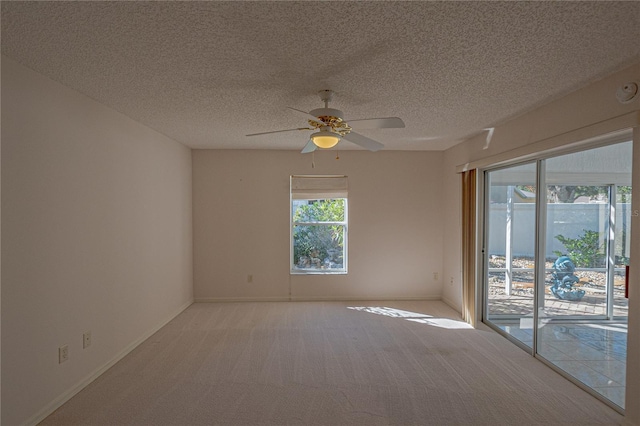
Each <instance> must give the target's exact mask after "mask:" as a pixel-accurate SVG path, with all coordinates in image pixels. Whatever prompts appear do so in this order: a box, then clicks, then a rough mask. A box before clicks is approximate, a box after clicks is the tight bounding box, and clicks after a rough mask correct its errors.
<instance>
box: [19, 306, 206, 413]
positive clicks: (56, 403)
mask: <svg viewBox="0 0 640 426" xmlns="http://www.w3.org/2000/svg"><path fill="white" fill-rule="evenodd" d="M192 304H193V300H190V301H188V302H187V303H185V304H184V305H182V306H180V307H179V308H178V309H176V310H175V311H174V312H172V313H171V314H170V315H169V316H168V317H167V318H165V319H164V320H163V321H161V322H160V323H158V324H157V325H156V326H155V327H153V328H152V329H151V330H148V331H147V332H146V333H144V334H143V335H142V336H140V337H139V338H137V339H136V340H134V341H133V342H131V343H130V344H129V345H127V346H126V347H125V348H124V349H122V350H121V351H120V352H118V353H117V354H116V355H115V356H114V357H113V358H111V360H109V361H107V363H105V364H104V365H102V366H101V367H98V368H97V369H96V370H94V371H93V372H91V373H90V374H89V375H87V376H86V377H85V378H83V379H81V380H80V381H79V382H78V383H76V384H75V385H73V386H72V387H71V388H69V389H68V390H67V391H65V392H64V393H62V394H61V395H59V396H58V397H57V398H55V399H54V400H53V401H51V402H50V403H49V404H47V405H46V406H45V407H44V408H42V409H41V410H40V411H39V412H37V413H36V414H34V415H33V416H31V417H30V418H29V419H28V420H27V421H25V423H24V424H25V425H27V426H35V425H37V424H38V423H40V422H41V421H43V420H44V419H45V418H46V417H47V416H48V415H49V414H51V413H53V412H54V411H56V410H57V409H58V408H60V407H61V406H62V405H63V404H64V403H65V402H67V401H69V400H70V399H71V398H73V397H74V396H75V395H76V394H77V393H78V392H80V391H81V390H82V389H84V388H85V387H87V385H89V383H91V382H93V381H94V380H95V379H97V378H98V377H99V376H100V375H101V374H102V373H104V372H105V371H107V370H108V369H109V368H111V367H112V366H113V365H114V364H115V363H117V362H118V361H120V360H121V359H122V358H124V357H125V356H126V355H128V354H129V352H131V351H132V350H134V349H135V348H136V347H137V346H138V345H140V344H141V343H142V342H144V341H145V340H147V339H148V338H149V337H151V336H152V335H153V334H154V333H156V332H157V331H158V330H160V329H161V328H162V327H164V326H165V325H167V323H168V322H169V321H171V320H172V319H174V318H175V317H177V316H178V315H180V313H182V311H184V310H185V309H187V308H188V307H189V306H191V305H192Z"/></svg>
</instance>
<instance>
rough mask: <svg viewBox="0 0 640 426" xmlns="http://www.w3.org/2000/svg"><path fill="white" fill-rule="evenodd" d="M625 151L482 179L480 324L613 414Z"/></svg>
mask: <svg viewBox="0 0 640 426" xmlns="http://www.w3.org/2000/svg"><path fill="white" fill-rule="evenodd" d="M631 149H632V144H631V142H624V143H618V144H614V145H608V146H604V147H599V148H595V149H589V150H583V151H579V152H574V153H571V154H566V155H561V156H555V157H549V158H541V159H538V160H536V161H535V162H531V163H526V164H517V165H513V166H509V167H504V168H501V169H495V170H488V171H486V172H485V224H484V253H485V256H484V258H483V262H484V300H485V303H484V312H483V318H484V321H485V322H486V323H488V324H489V325H491V326H492V327H494V328H496V329H497V330H499V331H500V332H502V333H505V334H506V335H508V336H509V337H510V338H511V339H512V340H514V342H516V343H517V344H519V345H521V346H523V347H524V348H525V349H527V350H530V351H531V353H532V354H534V355H535V356H539V357H540V358H541V359H543V360H544V361H545V362H547V363H549V364H551V365H553V366H554V367H555V368H557V369H559V370H561V371H562V372H563V373H564V374H566V375H567V376H568V377H569V378H571V379H572V380H575V381H576V383H578V384H580V385H581V386H584V387H586V388H589V389H590V390H592V391H593V392H596V393H597V394H598V395H600V396H601V397H603V398H605V399H606V400H609V401H610V402H612V403H613V404H615V405H616V406H618V407H624V390H625V374H626V337H627V326H626V321H627V299H626V298H625V292H624V291H625V281H626V269H625V267H626V265H627V264H628V256H629V236H630V224H631V220H630V214H631V209H630V202H631V200H630V193H631V191H630V190H631V187H630V184H631V161H632V155H631V154H632V152H631ZM541 188H543V189H542V190H540V189H541ZM534 324H535V326H534Z"/></svg>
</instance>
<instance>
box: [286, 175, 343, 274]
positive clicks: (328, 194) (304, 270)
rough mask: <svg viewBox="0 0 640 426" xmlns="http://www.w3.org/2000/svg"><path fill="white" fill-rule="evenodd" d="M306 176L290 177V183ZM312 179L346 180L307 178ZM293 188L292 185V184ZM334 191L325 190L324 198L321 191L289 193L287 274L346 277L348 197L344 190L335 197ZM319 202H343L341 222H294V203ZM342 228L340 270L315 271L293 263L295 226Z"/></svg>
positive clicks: (291, 190) (291, 191)
mask: <svg viewBox="0 0 640 426" xmlns="http://www.w3.org/2000/svg"><path fill="white" fill-rule="evenodd" d="M304 177H306V176H291V182H293V179H294V178H304ZM309 177H312V178H325V177H326V178H328V179H330V178H336V177H340V178H346V176H309ZM292 186H293V184H292ZM334 192H335V191H333V190H331V189H327V191H326V194H324V195H325V196H323V194H322V191H320V192H318V193H317V194H314V195H313V196H311V195H307V196H306V197H294V191H293V189H290V191H289V195H290V197H289V245H290V247H289V273H290V274H291V275H346V274H347V273H348V252H349V237H348V235H349V197H348V193H347V191H346V190H345V191H344V192H343V194H342V195H340V196H336V194H335V193H334ZM319 200H344V218H343V220H342V221H304V222H294V220H293V218H294V213H295V212H294V201H307V202H309V201H319ZM336 225H337V226H342V228H343V247H342V260H343V262H342V263H343V266H342V268H339V269H338V268H336V269H317V268H297V267H296V264H295V263H294V257H295V254H294V229H295V227H296V226H336Z"/></svg>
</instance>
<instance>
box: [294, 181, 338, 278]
mask: <svg viewBox="0 0 640 426" xmlns="http://www.w3.org/2000/svg"><path fill="white" fill-rule="evenodd" d="M347 234H348V233H347V177H346V176H291V273H295V274H306V273H315V274H318V273H320V274H331V273H342V274H344V273H346V272H347Z"/></svg>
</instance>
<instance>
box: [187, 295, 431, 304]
mask: <svg viewBox="0 0 640 426" xmlns="http://www.w3.org/2000/svg"><path fill="white" fill-rule="evenodd" d="M410 300H416V301H417V300H442V298H441V296H440V295H438V296H421V297H381V298H371V297H297V296H292V297H290V298H289V297H199V298H196V299H194V302H195V303H219V302H353V301H362V302H378V301H410Z"/></svg>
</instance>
